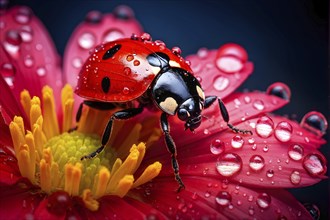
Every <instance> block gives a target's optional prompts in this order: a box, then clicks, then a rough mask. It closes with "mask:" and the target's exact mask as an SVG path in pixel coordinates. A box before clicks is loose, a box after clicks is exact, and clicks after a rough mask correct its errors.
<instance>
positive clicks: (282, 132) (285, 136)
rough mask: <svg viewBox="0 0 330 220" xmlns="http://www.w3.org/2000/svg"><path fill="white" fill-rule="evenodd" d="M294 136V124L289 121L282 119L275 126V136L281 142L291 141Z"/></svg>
mask: <svg viewBox="0 0 330 220" xmlns="http://www.w3.org/2000/svg"><path fill="white" fill-rule="evenodd" d="M291 136H292V126H291V124H290V123H289V122H286V121H282V122H280V123H278V124H277V126H276V128H275V137H276V139H277V140H279V141H281V142H288V141H290V139H291Z"/></svg>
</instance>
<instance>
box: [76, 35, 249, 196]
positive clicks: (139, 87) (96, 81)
mask: <svg viewBox="0 0 330 220" xmlns="http://www.w3.org/2000/svg"><path fill="white" fill-rule="evenodd" d="M192 73H193V72H192V70H191V68H190V66H189V65H188V64H187V62H186V61H185V60H184V59H183V58H182V57H181V56H180V50H179V49H172V50H169V49H168V48H166V47H165V44H164V43H162V42H161V41H152V40H151V38H150V36H149V35H147V34H144V35H142V36H141V37H138V36H136V35H133V36H132V37H131V38H125V39H119V40H116V41H112V42H108V43H105V44H102V45H100V46H99V47H97V48H96V49H95V50H94V52H93V53H92V54H91V55H90V56H89V58H88V59H87V61H86V62H85V64H84V65H83V67H82V69H81V71H80V74H79V77H78V85H77V87H76V90H75V92H76V94H78V95H79V96H81V97H83V98H84V99H85V100H84V102H83V103H82V104H81V105H80V107H79V110H78V112H77V117H76V120H77V121H79V119H80V115H81V111H82V106H83V104H85V105H87V106H90V107H92V108H96V109H101V110H106V109H111V108H113V107H114V106H117V105H119V106H126V109H124V110H120V111H117V112H115V113H114V114H113V115H112V116H111V117H110V119H109V121H108V123H107V126H106V127H105V129H104V132H103V135H102V145H101V146H100V147H99V148H98V149H97V150H96V151H94V152H92V153H91V154H89V155H86V156H83V157H82V158H81V159H82V160H83V159H88V158H93V157H95V156H96V155H97V154H98V153H100V152H101V151H102V150H103V149H104V146H105V145H106V144H107V142H108V140H109V139H110V137H111V131H112V126H113V122H114V121H115V120H124V119H129V118H132V117H134V116H136V115H138V114H140V113H141V112H142V111H143V109H144V108H149V109H156V110H158V111H161V112H162V114H161V117H160V122H161V129H162V131H163V134H164V138H165V144H166V146H167V149H168V150H169V152H170V153H171V158H172V167H173V170H174V175H175V179H176V181H177V182H178V183H179V188H178V191H180V190H181V189H182V188H184V184H183V181H182V180H181V177H180V175H179V165H178V161H177V159H176V146H175V143H174V140H173V139H172V137H171V135H170V127H169V123H168V120H167V118H168V116H170V115H171V116H174V115H177V117H178V118H179V119H180V120H182V121H184V122H185V129H190V130H191V131H193V130H194V129H196V128H197V127H199V125H200V124H201V121H202V120H201V119H202V116H201V113H202V111H203V109H205V108H208V107H209V106H211V104H212V103H214V102H215V101H216V100H218V104H219V108H220V111H221V115H222V117H223V119H224V121H225V122H226V123H227V125H228V127H229V128H230V129H232V130H233V131H235V132H241V133H244V134H247V133H250V134H252V132H251V131H249V130H242V129H238V128H236V127H234V126H233V125H232V124H230V123H229V114H228V112H227V109H226V107H225V105H224V103H223V102H222V101H221V99H220V98H218V97H217V96H205V95H204V91H203V89H202V87H201V85H200V83H199V82H198V80H197V79H196V78H195V77H194V75H193V74H192ZM133 103H137V104H138V105H134V104H133Z"/></svg>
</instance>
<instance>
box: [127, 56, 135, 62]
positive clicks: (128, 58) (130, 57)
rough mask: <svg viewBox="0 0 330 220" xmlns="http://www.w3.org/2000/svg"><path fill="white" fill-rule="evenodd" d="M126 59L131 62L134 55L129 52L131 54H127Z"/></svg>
mask: <svg viewBox="0 0 330 220" xmlns="http://www.w3.org/2000/svg"><path fill="white" fill-rule="evenodd" d="M126 60H127V61H128V62H131V61H132V60H134V56H133V55H131V54H129V55H127V56H126Z"/></svg>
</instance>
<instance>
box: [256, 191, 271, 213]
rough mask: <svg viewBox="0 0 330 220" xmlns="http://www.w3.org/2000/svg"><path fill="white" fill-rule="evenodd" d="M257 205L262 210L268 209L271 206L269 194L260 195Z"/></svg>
mask: <svg viewBox="0 0 330 220" xmlns="http://www.w3.org/2000/svg"><path fill="white" fill-rule="evenodd" d="M256 202H257V205H258V207H259V208H261V209H267V208H269V206H270V203H271V197H270V196H269V195H268V194H267V193H262V194H260V195H258V198H257V201H256Z"/></svg>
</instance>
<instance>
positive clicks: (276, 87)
mask: <svg viewBox="0 0 330 220" xmlns="http://www.w3.org/2000/svg"><path fill="white" fill-rule="evenodd" d="M266 93H267V94H268V95H274V96H277V97H279V98H281V99H284V100H290V98H291V91H290V88H289V87H288V86H287V85H286V84H284V83H281V82H276V83H273V84H272V85H270V86H269V87H268V88H267V91H266Z"/></svg>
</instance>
